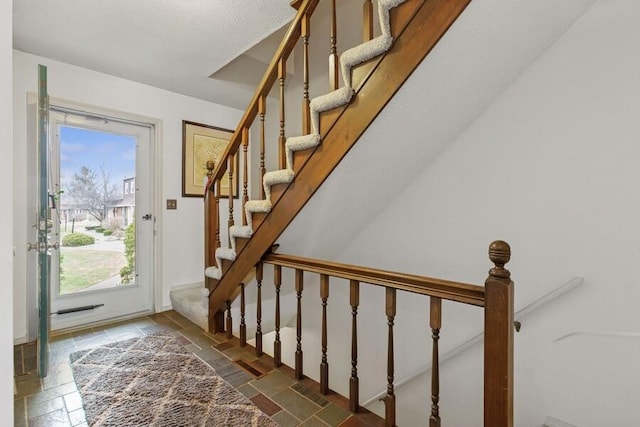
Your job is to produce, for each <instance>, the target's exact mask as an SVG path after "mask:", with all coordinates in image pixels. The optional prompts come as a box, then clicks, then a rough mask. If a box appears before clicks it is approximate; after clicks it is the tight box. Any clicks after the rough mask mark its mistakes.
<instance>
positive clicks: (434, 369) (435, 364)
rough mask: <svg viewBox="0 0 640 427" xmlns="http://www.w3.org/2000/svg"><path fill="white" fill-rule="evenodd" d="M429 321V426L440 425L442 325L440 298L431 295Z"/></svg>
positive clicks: (435, 426) (436, 426)
mask: <svg viewBox="0 0 640 427" xmlns="http://www.w3.org/2000/svg"><path fill="white" fill-rule="evenodd" d="M430 323H431V339H432V344H431V350H432V356H431V417H429V427H440V408H439V406H438V401H439V400H440V364H439V361H438V358H439V352H438V340H439V339H440V328H441V327H442V300H441V299H440V298H437V297H431V310H430Z"/></svg>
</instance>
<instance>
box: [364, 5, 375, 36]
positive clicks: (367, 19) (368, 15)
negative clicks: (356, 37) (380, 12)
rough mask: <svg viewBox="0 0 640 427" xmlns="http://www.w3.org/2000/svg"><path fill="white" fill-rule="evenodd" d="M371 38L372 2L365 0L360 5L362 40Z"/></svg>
mask: <svg viewBox="0 0 640 427" xmlns="http://www.w3.org/2000/svg"><path fill="white" fill-rule="evenodd" d="M371 39H373V2H372V1H371V0H365V1H364V4H363V5H362V41H363V42H367V41H369V40H371Z"/></svg>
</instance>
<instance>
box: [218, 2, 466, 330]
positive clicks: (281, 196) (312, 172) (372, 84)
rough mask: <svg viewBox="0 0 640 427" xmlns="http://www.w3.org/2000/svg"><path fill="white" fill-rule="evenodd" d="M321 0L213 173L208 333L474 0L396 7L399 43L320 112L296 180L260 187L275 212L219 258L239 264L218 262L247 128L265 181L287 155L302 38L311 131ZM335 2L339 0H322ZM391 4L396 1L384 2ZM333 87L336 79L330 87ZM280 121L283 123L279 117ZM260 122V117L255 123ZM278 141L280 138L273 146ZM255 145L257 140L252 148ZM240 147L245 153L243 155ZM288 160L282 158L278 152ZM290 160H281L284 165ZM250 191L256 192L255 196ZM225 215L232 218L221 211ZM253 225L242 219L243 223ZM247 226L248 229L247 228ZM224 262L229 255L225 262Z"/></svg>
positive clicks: (368, 7) (301, 12) (366, 31)
mask: <svg viewBox="0 0 640 427" xmlns="http://www.w3.org/2000/svg"><path fill="white" fill-rule="evenodd" d="M319 1H320V0H299V1H296V2H295V3H296V6H297V9H298V12H297V14H296V16H295V18H294V19H293V21H292V23H291V26H290V27H289V30H288V31H287V34H286V36H285V38H284V39H283V41H282V42H281V44H280V46H279V48H278V50H277V52H276V54H275V55H274V57H273V59H272V61H271V63H270V65H269V67H268V69H267V71H266V73H265V75H264V77H263V78H262V81H261V83H260V85H259V86H258V88H257V90H256V93H255V95H254V97H253V99H252V101H251V103H250V104H249V107H248V108H247V110H246V111H245V114H244V116H243V117H242V119H241V121H240V123H239V125H238V127H237V129H236V131H235V132H234V134H233V136H232V138H231V140H230V141H229V144H228V147H227V149H226V150H225V152H224V154H223V155H222V156H221V158H220V159H219V161H218V162H217V163H216V164H215V168H214V169H213V170H212V173H211V179H210V180H209V182H208V184H207V188H206V191H205V267H207V268H211V267H212V266H217V268H218V269H219V271H218V272H217V274H218V275H217V276H215V278H211V277H207V278H206V286H207V288H208V289H209V291H210V295H209V311H210V315H209V328H210V330H211V331H212V332H213V331H221V330H224V322H225V320H224V309H225V308H226V302H227V301H233V300H235V298H236V297H237V296H238V295H239V293H240V290H239V287H238V285H239V283H240V282H242V281H243V279H244V278H245V276H246V275H247V273H248V272H249V271H250V270H251V269H253V268H254V266H255V265H256V264H257V263H258V261H259V260H260V259H261V257H262V256H263V254H264V253H266V252H267V251H268V250H269V248H270V247H271V245H272V244H273V243H274V242H275V241H276V239H277V238H278V236H279V235H280V234H281V233H282V232H283V231H284V230H285V229H286V227H287V226H288V224H289V223H290V222H291V221H292V220H293V218H294V217H295V216H296V215H297V213H298V212H299V211H300V210H301V209H302V208H303V206H304V205H305V204H306V203H307V201H308V200H309V199H310V198H311V197H312V195H313V194H314V192H315V191H316V190H317V189H318V188H319V187H320V185H321V184H322V183H323V182H324V180H325V179H326V178H327V177H328V176H329V174H330V173H331V172H332V170H333V169H334V168H335V167H336V166H337V164H338V163H339V162H340V160H341V159H342V158H343V157H344V156H345V155H346V153H347V152H348V151H349V150H350V148H351V147H352V146H353V145H354V144H355V142H356V141H357V140H358V138H359V137H360V136H361V135H362V134H363V133H364V131H365V130H366V129H367V127H368V126H369V124H370V123H371V122H372V121H373V120H374V119H375V117H376V116H377V115H378V113H379V112H380V111H381V110H382V109H383V108H384V106H385V105H386V103H387V102H388V101H389V100H390V99H391V98H392V97H393V95H394V94H395V92H396V91H397V90H398V89H399V88H400V86H401V85H402V84H403V83H404V81H405V80H406V79H407V78H408V77H409V76H410V75H411V73H412V72H413V70H414V69H415V68H416V67H417V66H418V64H419V63H420V62H421V61H422V60H423V59H424V57H425V56H426V55H427V54H428V53H429V51H430V50H431V49H432V48H433V47H434V46H435V44H436V43H437V42H438V40H439V39H440V38H441V37H442V35H443V34H444V33H445V32H446V30H447V29H448V28H449V26H450V25H451V24H452V23H453V22H454V21H455V20H456V18H457V17H458V16H459V15H460V13H462V11H463V10H464V8H465V7H466V6H467V4H468V3H469V2H470V1H471V0H428V1H427V0H406V1H404V2H403V3H402V4H399V5H398V6H397V7H395V8H393V9H391V12H390V16H389V21H390V24H391V25H390V35H391V36H392V37H393V45H392V47H391V48H390V50H389V51H388V52H387V53H386V54H381V55H379V56H376V57H374V58H372V59H370V60H367V61H365V62H363V63H361V64H359V65H357V66H354V68H353V69H352V71H351V73H350V75H349V79H350V80H351V88H352V90H353V95H352V98H351V102H350V103H348V104H347V105H344V106H340V107H336V108H333V109H331V110H328V111H325V112H322V113H321V114H320V116H319V124H317V123H316V126H317V127H318V133H319V135H320V138H321V140H322V143H321V145H319V146H317V147H313V148H310V149H306V150H301V151H296V152H294V153H292V155H291V158H290V160H291V163H292V165H290V166H291V168H292V169H294V170H295V177H294V178H293V180H292V181H289V182H290V183H283V184H277V185H273V186H272V187H271V191H270V193H271V194H270V195H269V194H264V189H261V190H260V193H261V194H260V195H264V196H266V198H267V199H268V200H270V206H269V208H270V211H269V212H268V213H267V212H266V210H265V212H264V213H254V214H253V219H252V220H249V224H247V226H248V227H250V229H251V233H250V234H247V235H246V236H242V237H240V238H237V239H235V240H234V242H233V243H232V245H233V244H235V247H232V248H230V249H229V250H226V249H224V248H223V249H224V250H222V251H221V253H225V254H228V253H230V252H233V256H234V257H233V261H227V260H225V259H222V260H221V261H220V262H218V261H217V260H216V256H215V253H216V250H218V248H220V236H221V235H222V234H223V233H222V230H221V227H222V223H221V220H220V218H221V214H220V211H219V210H220V205H221V203H220V197H221V196H220V182H221V180H222V178H223V176H224V175H225V174H229V181H233V180H234V179H236V180H237V179H243V180H244V181H242V182H240V188H242V189H243V190H245V189H247V176H248V175H249V173H247V172H246V169H245V170H243V171H242V172H240V171H238V174H237V176H235V177H234V176H233V175H231V174H230V171H232V168H230V167H229V165H231V164H232V161H235V160H234V159H236V158H238V157H240V158H243V159H244V160H245V162H244V165H246V164H247V163H246V159H247V156H246V154H245V153H246V150H247V148H248V147H249V146H250V145H251V144H252V143H251V141H249V129H251V127H252V126H253V125H254V123H255V126H257V127H259V134H260V141H259V142H258V144H259V146H260V164H259V165H254V166H255V167H254V168H253V169H252V170H255V171H256V172H255V173H257V174H258V175H259V176H264V175H265V172H266V171H265V157H266V155H265V151H266V150H271V151H270V152H271V153H281V150H282V144H283V141H285V132H286V129H285V117H284V104H283V103H284V99H285V97H284V95H283V93H284V90H285V88H286V81H285V78H286V73H285V70H286V67H287V64H286V62H287V59H288V58H289V55H290V54H291V52H292V51H293V49H294V47H295V46H296V44H297V43H298V42H299V41H301V43H302V52H303V73H302V75H303V94H302V96H301V98H302V121H303V123H302V130H303V132H305V133H308V132H309V130H310V128H312V127H313V126H312V123H310V122H313V120H310V118H309V117H310V114H311V113H310V104H313V102H311V101H310V100H309V69H308V67H309V55H310V53H309V51H308V46H309V43H308V41H309V38H310V37H311V31H310V28H311V16H312V14H313V12H314V10H315V9H316V7H317V5H318V3H319ZM323 1H333V0H323ZM379 1H384V2H387V3H392V2H394V1H396V0H379ZM371 12H372V2H371V0H365V1H364V4H363V39H364V40H370V39H371V37H372V36H373V27H374V26H373V24H372V15H373V14H372V13H371ZM334 31H335V29H334V28H333V21H332V28H331V33H332V34H331V37H329V39H330V48H329V50H330V55H331V57H332V58H334V56H333V49H334V47H333V43H334V42H335V39H336V37H337V36H335V34H333V33H334ZM332 67H333V65H332ZM276 81H278V85H279V87H280V90H279V93H280V99H281V101H280V104H279V106H278V109H279V112H276V113H275V114H267V102H266V99H267V96H268V94H269V93H270V92H271V90H272V88H273V86H274V84H276ZM334 86H335V78H334V79H333V80H332V82H331V88H333V87H334ZM276 116H277V118H276ZM265 117H272V118H274V119H276V120H279V122H280V126H279V129H280V132H279V136H278V138H277V142H278V144H277V148H275V149H274V147H270V144H268V141H265V131H264V127H265V125H264V122H265ZM256 119H258V120H256ZM274 142H275V141H274ZM254 145H256V143H254ZM240 147H242V150H240ZM279 157H280V158H281V159H282V158H283V157H286V156H282V155H279ZM283 163H286V159H284V160H281V161H280V165H281V167H282V164H283ZM252 193H256V191H253V192H252ZM239 196H240V197H239V198H238V200H239V201H240V202H237V203H243V206H239V207H236V210H235V212H238V211H239V212H243V211H245V209H244V207H245V206H244V203H245V202H246V200H247V195H246V191H245V192H244V193H243V194H241V195H239ZM227 200H228V202H229V203H228V207H229V213H228V218H229V219H228V221H227V223H228V225H232V224H233V223H234V219H233V217H234V199H233V198H231V197H229V198H228V199H227ZM223 215H225V216H226V214H223ZM246 222H247V221H245V220H243V222H242V224H243V226H244V225H245V223H246ZM245 229H246V226H245ZM222 258H224V256H223V257H222Z"/></svg>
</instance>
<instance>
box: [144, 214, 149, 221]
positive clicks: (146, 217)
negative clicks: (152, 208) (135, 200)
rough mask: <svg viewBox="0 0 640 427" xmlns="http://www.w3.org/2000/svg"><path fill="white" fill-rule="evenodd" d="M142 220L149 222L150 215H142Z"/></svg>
mask: <svg viewBox="0 0 640 427" xmlns="http://www.w3.org/2000/svg"><path fill="white" fill-rule="evenodd" d="M142 219H144V220H145V221H149V220H150V219H151V214H146V215H142Z"/></svg>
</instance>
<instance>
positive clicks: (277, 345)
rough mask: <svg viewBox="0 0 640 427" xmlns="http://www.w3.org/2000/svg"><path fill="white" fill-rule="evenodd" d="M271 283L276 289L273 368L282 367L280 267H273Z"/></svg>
mask: <svg viewBox="0 0 640 427" xmlns="http://www.w3.org/2000/svg"><path fill="white" fill-rule="evenodd" d="M273 283H274V285H275V287H276V337H275V340H274V342H273V366H274V367H276V368H279V367H280V365H282V343H281V342H280V286H281V285H282V267H281V266H279V265H274V266H273Z"/></svg>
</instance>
